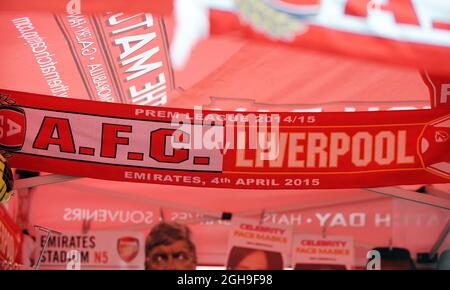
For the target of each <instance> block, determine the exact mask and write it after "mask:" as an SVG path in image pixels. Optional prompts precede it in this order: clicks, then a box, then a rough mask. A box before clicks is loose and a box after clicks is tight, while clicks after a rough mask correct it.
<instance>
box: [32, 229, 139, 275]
mask: <svg viewBox="0 0 450 290" xmlns="http://www.w3.org/2000/svg"><path fill="white" fill-rule="evenodd" d="M46 238H47V237H46V235H41V236H39V239H38V243H39V245H38V249H39V252H40V250H42V248H43V247H44V244H45V241H46ZM144 250H145V249H144V236H143V234H142V233H139V232H123V231H92V232H89V233H87V234H85V235H83V234H80V233H78V232H69V233H64V234H62V235H60V236H59V235H52V236H51V237H50V240H49V243H48V246H47V248H46V250H45V252H44V255H43V259H42V261H41V266H40V267H41V268H42V269H92V270H95V269H112V270H119V269H125V270H126V269H130V270H131V269H144V259H145V258H144V257H145V253H144Z"/></svg>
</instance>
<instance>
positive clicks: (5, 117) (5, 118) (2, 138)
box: [0, 106, 26, 152]
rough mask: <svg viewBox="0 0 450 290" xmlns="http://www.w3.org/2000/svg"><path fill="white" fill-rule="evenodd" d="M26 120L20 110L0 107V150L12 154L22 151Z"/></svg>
mask: <svg viewBox="0 0 450 290" xmlns="http://www.w3.org/2000/svg"><path fill="white" fill-rule="evenodd" d="M25 129H26V118H25V112H24V110H22V109H21V108H17V107H14V106H0V149H2V150H5V151H8V152H12V151H18V150H20V149H22V146H23V143H24V141H25Z"/></svg>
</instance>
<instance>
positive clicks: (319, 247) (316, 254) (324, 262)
mask: <svg viewBox="0 0 450 290" xmlns="http://www.w3.org/2000/svg"><path fill="white" fill-rule="evenodd" d="M354 256H355V250H354V245H353V238H352V237H347V236H326V237H323V236H318V235H305V234H297V235H295V236H294V242H293V254H292V264H293V266H294V268H296V269H302V268H303V269H307V268H308V267H310V268H315V267H314V266H311V265H317V266H319V267H320V266H321V267H322V268H323V269H325V268H327V267H330V268H334V267H332V266H331V265H337V266H345V267H346V268H347V269H349V268H350V267H351V266H352V265H354V262H355V261H354Z"/></svg>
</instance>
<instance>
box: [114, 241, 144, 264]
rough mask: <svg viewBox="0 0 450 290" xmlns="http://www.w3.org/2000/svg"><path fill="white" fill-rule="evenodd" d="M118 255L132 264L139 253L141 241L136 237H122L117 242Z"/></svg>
mask: <svg viewBox="0 0 450 290" xmlns="http://www.w3.org/2000/svg"><path fill="white" fill-rule="evenodd" d="M117 253H118V254H119V257H120V258H121V259H122V260H123V261H125V262H127V263H130V262H131V261H133V259H134V258H136V256H137V255H138V253H139V240H138V239H137V238H135V237H121V238H119V239H118V240H117Z"/></svg>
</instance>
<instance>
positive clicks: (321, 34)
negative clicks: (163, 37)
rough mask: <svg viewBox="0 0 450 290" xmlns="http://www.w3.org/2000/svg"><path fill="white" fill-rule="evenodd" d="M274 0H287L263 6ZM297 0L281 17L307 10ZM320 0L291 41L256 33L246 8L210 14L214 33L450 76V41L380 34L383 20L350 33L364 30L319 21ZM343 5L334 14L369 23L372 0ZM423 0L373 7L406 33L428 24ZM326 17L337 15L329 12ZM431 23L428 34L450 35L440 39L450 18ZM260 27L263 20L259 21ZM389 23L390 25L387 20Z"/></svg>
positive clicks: (300, 0) (321, 4)
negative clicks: (422, 18)
mask: <svg viewBox="0 0 450 290" xmlns="http://www.w3.org/2000/svg"><path fill="white" fill-rule="evenodd" d="M273 2H283V1H266V2H265V4H261V5H260V6H262V5H266V7H270V8H273V7H276V4H274V3H273ZM294 2H295V3H294V6H290V7H289V8H286V10H285V11H283V12H282V13H280V15H281V14H283V15H285V16H286V15H287V16H288V17H295V14H296V13H303V12H304V10H305V6H307V5H305V3H304V1H303V0H298V1H294ZM316 2H317V4H318V5H317V8H316V11H315V12H314V13H315V14H314V15H313V16H310V17H299V19H298V20H297V23H299V25H304V26H305V31H301V32H298V33H294V38H293V39H292V40H280V39H277V38H274V37H272V36H269V35H268V31H264V29H265V28H260V30H262V32H261V31H255V28H253V26H252V25H254V24H250V23H251V22H250V21H249V20H247V19H245V20H242V19H240V17H242V12H241V11H239V10H236V11H234V12H228V11H227V12H224V11H220V10H213V11H212V12H211V13H210V19H211V32H212V33H213V34H221V33H236V32H240V35H241V36H243V37H250V38H252V39H255V40H259V41H264V42H265V43H267V42H268V41H269V42H272V43H276V44H282V45H287V46H290V47H292V48H310V49H314V50H321V51H325V52H331V53H337V54H341V55H347V56H352V57H357V58H361V59H367V60H374V61H379V62H385V63H391V64H396V65H405V66H409V67H415V68H418V69H426V70H428V71H430V72H431V73H436V74H441V75H449V74H450V69H449V67H450V59H449V58H448V55H449V51H450V47H449V46H448V45H441V44H435V43H433V42H432V41H429V40H427V39H426V37H425V36H424V35H423V34H422V35H421V36H416V37H415V38H411V39H417V38H423V40H422V39H421V40H420V41H412V40H411V41H409V40H403V39H396V38H395V37H388V36H385V35H383V34H382V33H379V32H380V31H377V30H376V28H378V29H379V30H380V29H381V27H383V26H384V25H385V24H386V23H381V22H379V23H377V24H373V26H371V28H370V30H368V31H367V32H364V33H356V32H353V31H347V30H346V29H347V28H348V29H349V30H352V29H356V30H357V29H360V28H354V27H353V26H352V25H350V26H349V27H345V28H342V27H338V26H336V24H335V22H332V21H331V20H333V21H334V20H335V19H321V20H320V21H323V23H322V22H320V21H318V20H317V19H315V18H314V17H315V16H316V15H319V13H320V12H319V11H321V10H319V9H322V10H323V8H324V7H325V6H326V5H325V4H326V3H325V1H323V2H321V3H320V5H319V2H320V1H316ZM330 2H331V3H332V1H328V2H327V3H328V4H329V3H330ZM424 2H425V1H424ZM252 3H255V2H252ZM261 3H262V2H261ZM339 3H345V5H344V4H342V5H341V4H339V5H337V6H336V7H334V8H330V9H333V10H334V12H335V13H336V14H335V16H336V17H342V18H343V19H345V18H348V19H349V20H350V19H351V20H357V21H360V22H367V23H369V18H368V9H369V8H368V4H369V1H365V0H354V1H347V2H339ZM419 4H422V6H420V5H418V4H413V2H411V1H410V0H396V1H390V2H389V3H388V5H381V6H380V7H379V6H375V7H374V8H376V9H379V11H382V12H383V13H385V14H386V17H387V16H388V15H393V17H394V19H395V24H393V26H394V28H395V29H398V31H402V30H403V29H404V31H403V32H399V33H398V35H401V34H402V33H405V34H406V31H407V30H408V29H412V28H414V29H416V31H420V30H422V31H424V30H423V29H424V28H423V26H426V25H428V22H427V23H425V22H424V23H420V22H419V20H418V16H417V15H418V14H419V13H421V11H420V10H421V9H424V5H425V6H426V4H427V3H426V2H425V3H419ZM328 6H331V5H328ZM341 6H344V7H345V10H344V11H343V13H340V11H339V10H340V9H341ZM319 7H320V8H319ZM425 8H427V9H428V10H427V11H430V10H431V11H432V9H438V8H435V7H434V8H433V6H431V5H430V7H425ZM446 8H447V7H446ZM446 8H445V9H446ZM248 9H249V10H250V12H249V11H246V13H248V15H245V16H246V17H251V15H253V14H252V13H254V14H256V13H259V12H258V11H256V10H255V11H252V9H255V7H254V6H252V5H250V8H248ZM286 11H287V12H286ZM433 12H434V16H436V15H438V14H439V11H433ZM324 17H333V16H330V15H328V16H324ZM255 18H256V17H255ZM273 19H274V16H273V17H272V18H271V19H268V20H267V21H273V22H274V23H275V24H274V25H275V26H276V25H277V24H276V21H275V20H273ZM427 20H428V19H427ZM252 21H253V20H252ZM430 21H432V23H431V26H432V27H431V30H430V31H429V32H427V33H443V34H446V35H447V36H442V37H448V34H449V30H448V25H445V24H448V23H447V22H448V21H450V20H445V19H444V20H440V18H439V17H437V16H436V19H434V20H433V19H431V20H430ZM445 21H447V22H445ZM329 23H330V24H329ZM258 25H261V23H258ZM389 25H391V24H390V23H389ZM408 25H409V26H408ZM272 28H273V29H275V27H271V29H272ZM391 28H392V27H391V26H389V27H388V28H385V29H384V31H383V32H386V30H388V29H391Z"/></svg>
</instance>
